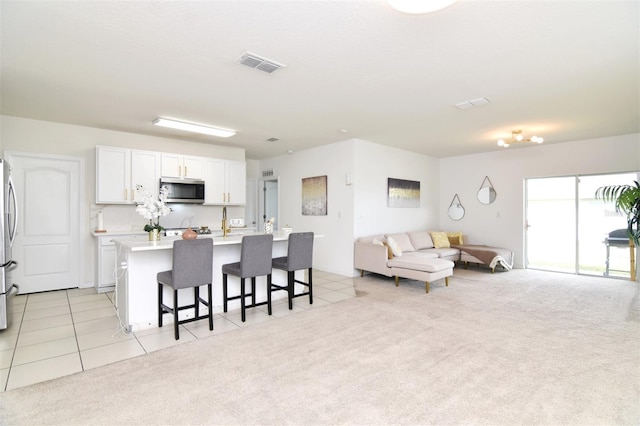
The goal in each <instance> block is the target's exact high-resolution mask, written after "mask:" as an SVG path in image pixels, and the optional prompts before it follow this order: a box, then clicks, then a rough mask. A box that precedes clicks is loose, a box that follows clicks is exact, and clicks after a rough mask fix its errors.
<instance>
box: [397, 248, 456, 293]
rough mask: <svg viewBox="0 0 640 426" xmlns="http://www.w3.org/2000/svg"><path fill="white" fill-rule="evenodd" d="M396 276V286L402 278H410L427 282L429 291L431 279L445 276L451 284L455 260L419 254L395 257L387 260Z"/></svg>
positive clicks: (426, 285) (446, 280)
mask: <svg viewBox="0 0 640 426" xmlns="http://www.w3.org/2000/svg"><path fill="white" fill-rule="evenodd" d="M387 265H388V266H389V267H390V268H391V272H392V273H393V275H395V278H396V287H398V280H399V279H400V278H408V279H412V280H419V281H424V282H425V290H426V292H427V293H429V286H430V284H429V283H430V282H431V281H435V280H439V279H442V278H444V281H445V284H446V286H449V277H450V276H452V275H453V266H454V264H453V262H452V261H450V260H445V259H432V258H424V257H417V256H400V257H394V258H393V259H390V260H389V261H388V262H387Z"/></svg>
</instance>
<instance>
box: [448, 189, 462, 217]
mask: <svg viewBox="0 0 640 426" xmlns="http://www.w3.org/2000/svg"><path fill="white" fill-rule="evenodd" d="M448 214H449V218H450V219H451V220H460V219H462V218H463V217H464V207H462V204H460V198H458V194H456V195H455V196H454V197H453V200H451V204H450V205H449V211H448Z"/></svg>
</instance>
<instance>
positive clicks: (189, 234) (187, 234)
mask: <svg viewBox="0 0 640 426" xmlns="http://www.w3.org/2000/svg"><path fill="white" fill-rule="evenodd" d="M196 238H198V234H197V233H196V231H194V230H193V229H191V227H189V228H187V230H186V231H184V232H183V233H182V239H183V240H195V239H196Z"/></svg>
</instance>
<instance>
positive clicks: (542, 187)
mask: <svg viewBox="0 0 640 426" xmlns="http://www.w3.org/2000/svg"><path fill="white" fill-rule="evenodd" d="M637 179H638V174H637V173H619V174H608V175H590V176H568V177H551V178H532V179H527V180H526V182H525V186H526V189H525V192H526V265H527V267H528V268H532V269H542V270H547V271H557V272H569V273H579V274H587V275H604V276H611V277H624V278H629V276H630V274H629V246H628V241H626V240H624V238H623V240H615V239H610V238H609V236H610V235H609V234H610V233H612V232H614V231H616V230H618V229H625V228H626V220H625V218H624V217H623V216H621V215H619V214H618V213H616V212H615V207H614V205H613V204H609V203H604V202H603V201H602V200H596V199H595V196H594V194H595V192H596V189H597V188H599V187H601V186H606V185H624V184H632V183H633V181H634V180H637ZM622 234H623V235H624V231H623V232H622Z"/></svg>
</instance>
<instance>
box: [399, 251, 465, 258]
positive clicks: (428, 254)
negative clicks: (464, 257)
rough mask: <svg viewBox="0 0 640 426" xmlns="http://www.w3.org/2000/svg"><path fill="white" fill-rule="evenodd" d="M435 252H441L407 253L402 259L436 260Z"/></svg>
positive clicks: (436, 254)
mask: <svg viewBox="0 0 640 426" xmlns="http://www.w3.org/2000/svg"><path fill="white" fill-rule="evenodd" d="M437 250H441V249H426V251H409V252H407V253H404V257H408V258H411V257H420V258H423V259H437V258H438V252H437ZM454 250H456V249H454ZM457 252H458V250H456V253H457Z"/></svg>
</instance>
